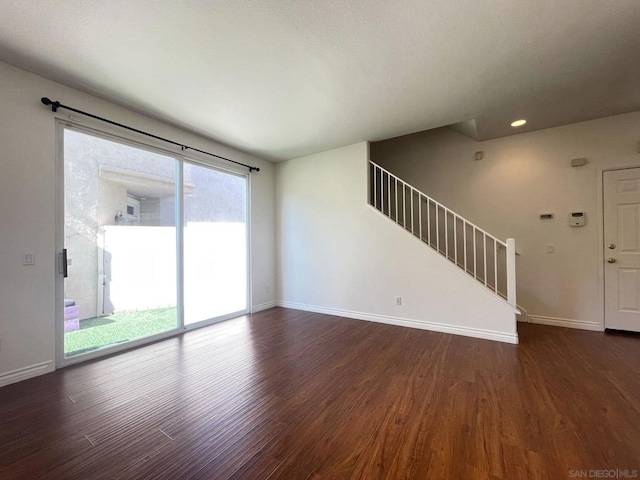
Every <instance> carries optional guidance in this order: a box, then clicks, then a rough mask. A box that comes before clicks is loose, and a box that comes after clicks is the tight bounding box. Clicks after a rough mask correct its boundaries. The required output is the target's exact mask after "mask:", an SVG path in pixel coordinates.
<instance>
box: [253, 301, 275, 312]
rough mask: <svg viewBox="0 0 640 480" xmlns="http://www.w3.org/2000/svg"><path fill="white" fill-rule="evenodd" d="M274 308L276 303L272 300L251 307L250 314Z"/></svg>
mask: <svg viewBox="0 0 640 480" xmlns="http://www.w3.org/2000/svg"><path fill="white" fill-rule="evenodd" d="M276 306H277V302H276V301H275V300H273V301H272V302H265V303H261V304H259V305H254V306H252V307H251V313H258V312H261V311H263V310H268V309H270V308H273V307H276Z"/></svg>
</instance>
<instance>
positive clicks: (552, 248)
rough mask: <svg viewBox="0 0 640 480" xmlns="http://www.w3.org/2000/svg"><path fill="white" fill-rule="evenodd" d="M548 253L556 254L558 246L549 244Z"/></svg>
mask: <svg viewBox="0 0 640 480" xmlns="http://www.w3.org/2000/svg"><path fill="white" fill-rule="evenodd" d="M547 253H556V246H555V245H554V244H553V243H547Z"/></svg>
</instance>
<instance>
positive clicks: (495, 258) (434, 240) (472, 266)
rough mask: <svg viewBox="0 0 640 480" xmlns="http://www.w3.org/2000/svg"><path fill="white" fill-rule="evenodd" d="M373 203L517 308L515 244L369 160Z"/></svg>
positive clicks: (510, 239)
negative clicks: (498, 236) (486, 229)
mask: <svg viewBox="0 0 640 480" xmlns="http://www.w3.org/2000/svg"><path fill="white" fill-rule="evenodd" d="M369 180H370V184H369V187H370V188H369V204H370V205H371V206H372V207H373V208H375V209H376V210H378V211H379V212H381V213H382V214H383V215H385V216H386V217H388V218H390V219H391V220H393V221H395V222H396V223H397V224H398V225H400V226H402V227H403V228H404V229H405V230H407V231H410V232H411V234H412V235H414V236H415V237H417V238H419V239H420V240H421V241H423V242H424V243H426V244H427V245H429V246H430V247H432V248H433V249H435V250H436V251H437V252H439V253H440V254H442V255H444V256H445V257H446V258H447V259H448V260H450V261H451V262H453V263H454V264H455V265H457V266H458V267H460V268H462V269H463V270H464V271H465V272H466V273H467V274H469V275H471V276H472V277H474V278H475V279H476V280H477V281H479V282H480V283H482V284H483V285H484V286H485V287H487V288H488V289H489V290H492V291H493V292H494V293H495V294H496V295H498V296H500V297H501V298H503V299H505V300H506V301H507V303H509V305H511V306H512V307H514V308H517V307H516V243H515V240H514V239H513V238H508V239H507V240H506V241H502V240H499V239H498V238H496V237H494V236H493V235H491V234H490V233H488V232H487V231H485V230H483V229H482V228H480V227H478V226H477V225H475V224H474V223H472V222H470V221H469V220H467V219H466V218H464V217H462V216H460V215H458V214H457V213H455V212H454V211H452V210H450V209H449V208H447V207H445V206H444V205H442V204H441V203H440V202H438V201H436V200H434V199H433V198H431V197H429V196H428V195H426V194H425V193H423V192H421V191H420V190H418V189H416V188H414V187H413V186H411V185H409V184H408V183H406V182H404V181H403V180H401V179H400V178H398V177H396V176H395V175H394V174H392V173H391V172H389V171H388V170H385V169H384V168H382V167H381V166H380V165H378V164H376V163H375V162H372V161H369Z"/></svg>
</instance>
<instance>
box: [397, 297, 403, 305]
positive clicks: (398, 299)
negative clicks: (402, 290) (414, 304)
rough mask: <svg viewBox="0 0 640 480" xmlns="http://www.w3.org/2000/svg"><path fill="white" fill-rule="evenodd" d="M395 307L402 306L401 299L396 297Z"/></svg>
mask: <svg viewBox="0 0 640 480" xmlns="http://www.w3.org/2000/svg"><path fill="white" fill-rule="evenodd" d="M396 305H402V297H396Z"/></svg>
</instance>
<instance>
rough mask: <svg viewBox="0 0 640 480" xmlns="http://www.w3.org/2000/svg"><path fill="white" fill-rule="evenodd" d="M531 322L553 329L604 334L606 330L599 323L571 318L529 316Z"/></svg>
mask: <svg viewBox="0 0 640 480" xmlns="http://www.w3.org/2000/svg"><path fill="white" fill-rule="evenodd" d="M529 322H531V323H538V324H540V325H551V326H553V327H565V328H577V329H580V330H591V331H594V332H602V331H603V330H604V328H603V327H602V325H600V324H599V323H598V322H586V321H584V320H574V319H571V318H556V317H543V316H540V315H529Z"/></svg>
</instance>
